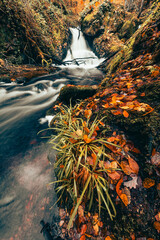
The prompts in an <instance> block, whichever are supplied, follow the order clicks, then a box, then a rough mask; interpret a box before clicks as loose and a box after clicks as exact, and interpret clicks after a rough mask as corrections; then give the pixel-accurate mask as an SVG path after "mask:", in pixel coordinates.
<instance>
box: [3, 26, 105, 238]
mask: <svg viewBox="0 0 160 240" xmlns="http://www.w3.org/2000/svg"><path fill="white" fill-rule="evenodd" d="M71 32H72V35H73V38H72V44H71V48H70V50H69V51H68V54H67V57H66V59H65V60H64V61H69V62H68V64H69V63H70V65H67V62H66V66H65V67H64V66H59V67H61V69H59V70H57V72H55V73H53V74H50V75H46V76H41V77H38V78H34V79H32V80H30V82H28V83H22V84H21V83H20V84H19V83H16V82H10V83H6V82H3V81H1V80H0V142H1V144H0V216H1V219H0V239H2V240H8V239H16V240H21V239H25V240H43V236H42V234H41V233H40V229H41V226H40V224H39V222H40V220H42V219H47V220H48V221H49V222H51V221H52V216H53V215H54V217H55V218H56V215H58V212H56V210H57V207H56V206H55V207H53V204H54V203H55V202H56V199H55V198H56V195H55V194H54V187H53V188H49V189H46V184H47V183H49V182H53V181H54V180H55V178H54V176H53V172H52V168H50V167H49V165H48V164H49V162H48V159H47V155H48V154H47V153H48V152H50V151H49V150H48V147H50V146H48V145H46V144H45V139H44V138H42V139H41V136H40V135H37V133H38V132H39V131H40V130H42V129H45V128H47V123H45V122H46V120H48V121H51V119H52V118H53V116H50V115H49V116H46V117H45V115H46V111H47V109H48V108H50V107H51V106H52V105H53V103H54V102H55V100H56V98H57V97H58V94H59V91H60V89H61V88H62V87H63V86H65V85H67V84H73V85H95V84H98V83H99V82H100V81H101V80H102V79H103V77H104V76H103V73H102V72H101V71H100V70H99V69H97V68H95V67H96V66H97V65H99V64H100V63H101V62H102V61H103V59H98V58H97V56H96V55H95V54H94V53H93V52H92V51H91V49H90V48H89V46H88V44H87V42H86V41H85V38H84V36H83V34H82V32H81V31H79V30H78V29H73V28H72V29H71ZM73 60H75V61H73ZM51 110H52V109H51ZM51 112H52V111H51ZM41 124H45V125H41ZM41 134H42V136H44V137H45V136H49V135H50V134H51V133H50V132H48V131H47V132H45V131H43V132H42V133H41ZM50 154H52V155H53V156H51V157H50V159H53V161H54V159H55V153H54V152H52V153H51V152H50ZM50 207H51V208H52V211H51V210H50Z"/></svg>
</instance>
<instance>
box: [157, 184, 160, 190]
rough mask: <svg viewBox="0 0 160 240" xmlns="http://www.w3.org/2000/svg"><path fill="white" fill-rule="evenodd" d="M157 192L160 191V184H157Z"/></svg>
mask: <svg viewBox="0 0 160 240" xmlns="http://www.w3.org/2000/svg"><path fill="white" fill-rule="evenodd" d="M157 190H159V191H160V183H158V184H157Z"/></svg>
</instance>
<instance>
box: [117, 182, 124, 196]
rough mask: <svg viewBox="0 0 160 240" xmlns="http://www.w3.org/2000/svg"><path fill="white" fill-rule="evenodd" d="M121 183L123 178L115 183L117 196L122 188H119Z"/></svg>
mask: <svg viewBox="0 0 160 240" xmlns="http://www.w3.org/2000/svg"><path fill="white" fill-rule="evenodd" d="M122 183H123V178H121V179H120V180H119V181H118V183H117V185H116V192H117V194H118V195H119V196H120V195H121V194H122V190H120V187H121V184H122Z"/></svg>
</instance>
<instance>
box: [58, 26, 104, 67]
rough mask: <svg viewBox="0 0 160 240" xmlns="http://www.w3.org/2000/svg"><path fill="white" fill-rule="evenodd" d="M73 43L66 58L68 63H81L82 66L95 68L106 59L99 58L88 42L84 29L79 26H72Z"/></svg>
mask: <svg viewBox="0 0 160 240" xmlns="http://www.w3.org/2000/svg"><path fill="white" fill-rule="evenodd" d="M70 30H71V33H72V43H71V46H70V49H69V50H68V52H67V56H66V58H65V59H64V61H63V62H64V63H65V64H66V65H70V66H72V65H74V67H75V65H79V66H81V67H85V68H86V67H87V68H94V67H96V66H98V65H99V64H100V63H101V62H103V61H104V59H103V58H101V59H99V58H98V57H97V56H96V55H95V54H94V52H93V51H92V50H91V49H90V47H89V45H88V44H87V42H86V40H85V38H84V35H83V33H82V31H80V30H79V29H77V28H70Z"/></svg>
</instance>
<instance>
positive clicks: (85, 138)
mask: <svg viewBox="0 0 160 240" xmlns="http://www.w3.org/2000/svg"><path fill="white" fill-rule="evenodd" d="M83 140H84V141H85V142H86V143H90V142H92V141H93V139H90V138H88V136H87V135H86V134H85V135H84V136H83Z"/></svg>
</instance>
